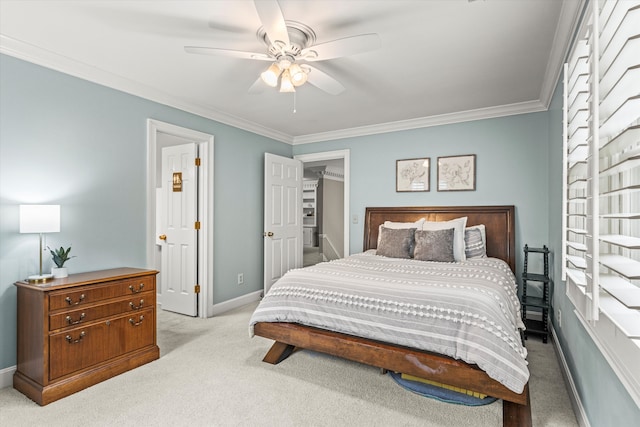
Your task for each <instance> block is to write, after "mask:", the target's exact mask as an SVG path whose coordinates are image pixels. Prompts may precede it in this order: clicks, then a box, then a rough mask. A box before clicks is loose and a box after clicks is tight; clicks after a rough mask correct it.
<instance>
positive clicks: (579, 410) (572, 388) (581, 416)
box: [549, 322, 591, 427]
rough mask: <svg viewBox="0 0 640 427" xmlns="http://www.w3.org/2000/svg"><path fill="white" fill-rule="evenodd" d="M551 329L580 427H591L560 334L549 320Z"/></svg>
mask: <svg viewBox="0 0 640 427" xmlns="http://www.w3.org/2000/svg"><path fill="white" fill-rule="evenodd" d="M549 331H550V332H551V338H552V340H553V345H554V347H555V349H556V356H557V358H558V361H559V362H560V368H561V371H562V376H563V377H564V379H565V381H566V383H567V385H568V386H569V399H570V400H571V406H572V407H573V413H574V414H575V415H576V420H577V421H578V425H579V426H580V427H591V424H589V419H588V418H587V413H586V412H585V410H584V406H583V405H582V401H581V400H580V396H579V395H578V390H577V389H576V383H575V382H574V381H573V377H572V376H571V371H570V370H569V365H567V359H566V358H565V357H564V353H563V352H562V347H560V341H558V336H557V335H556V331H555V329H554V327H553V324H552V323H551V322H549Z"/></svg>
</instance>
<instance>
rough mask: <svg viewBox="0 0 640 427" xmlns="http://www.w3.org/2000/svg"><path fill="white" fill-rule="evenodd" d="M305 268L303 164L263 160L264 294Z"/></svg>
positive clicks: (271, 156)
mask: <svg viewBox="0 0 640 427" xmlns="http://www.w3.org/2000/svg"><path fill="white" fill-rule="evenodd" d="M298 267H302V162H301V161H300V160H295V159H289V158H287V157H280V156H276V155H275V154H269V153H265V156H264V294H265V295H266V294H267V292H269V289H270V288H271V285H273V284H274V283H275V281H276V280H278V279H279V278H280V277H282V275H283V274H284V273H286V272H287V271H289V270H290V269H292V268H298Z"/></svg>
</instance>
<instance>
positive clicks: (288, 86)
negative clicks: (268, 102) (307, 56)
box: [280, 70, 296, 92]
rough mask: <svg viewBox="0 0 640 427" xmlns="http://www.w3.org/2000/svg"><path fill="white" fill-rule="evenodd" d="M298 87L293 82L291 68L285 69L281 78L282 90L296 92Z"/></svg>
mask: <svg viewBox="0 0 640 427" xmlns="http://www.w3.org/2000/svg"><path fill="white" fill-rule="evenodd" d="M295 91H296V88H295V87H293V83H292V82H291V75H290V74H289V70H284V72H283V73H282V77H281V78H280V92H295Z"/></svg>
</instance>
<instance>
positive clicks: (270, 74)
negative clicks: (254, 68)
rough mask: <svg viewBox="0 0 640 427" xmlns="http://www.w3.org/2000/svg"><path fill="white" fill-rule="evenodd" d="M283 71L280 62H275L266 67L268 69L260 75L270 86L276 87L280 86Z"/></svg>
mask: <svg viewBox="0 0 640 427" xmlns="http://www.w3.org/2000/svg"><path fill="white" fill-rule="evenodd" d="M281 71H282V70H281V69H280V67H279V66H278V64H277V63H275V62H274V63H273V64H271V65H270V66H269V68H267V69H266V71H264V72H263V73H262V74H260V77H261V78H262V81H263V82H265V83H266V84H268V85H269V86H271V87H276V86H278V77H280V72H281Z"/></svg>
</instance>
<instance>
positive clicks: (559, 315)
mask: <svg viewBox="0 0 640 427" xmlns="http://www.w3.org/2000/svg"><path fill="white" fill-rule="evenodd" d="M557 318H558V319H557V320H558V328H562V310H560V309H558V316H557Z"/></svg>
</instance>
